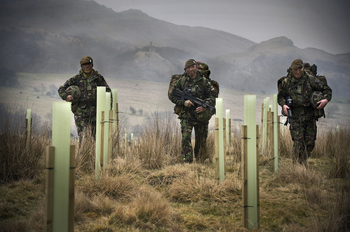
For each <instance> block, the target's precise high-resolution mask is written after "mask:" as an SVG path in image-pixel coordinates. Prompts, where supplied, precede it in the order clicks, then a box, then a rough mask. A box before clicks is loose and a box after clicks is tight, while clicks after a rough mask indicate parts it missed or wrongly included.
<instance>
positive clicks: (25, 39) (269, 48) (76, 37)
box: [0, 0, 350, 98]
mask: <svg viewBox="0 0 350 232" xmlns="http://www.w3.org/2000/svg"><path fill="white" fill-rule="evenodd" d="M0 44H1V46H2V49H1V50H0V68H6V70H14V71H16V72H33V73H37V72H46V73H69V74H72V73H76V72H77V71H78V70H79V60H80V59H81V57H83V56H85V55H89V56H92V57H93V59H94V68H95V69H96V70H98V71H99V72H101V73H102V74H103V75H104V76H105V77H106V78H107V80H108V79H109V78H113V79H114V78H115V79H136V80H148V81H160V82H168V81H169V79H170V76H171V75H172V74H175V73H182V72H183V66H184V63H185V61H186V60H187V59H190V58H194V59H196V60H200V61H203V62H206V63H208V65H209V67H210V69H211V72H212V75H211V77H212V78H213V79H215V80H217V81H218V82H219V83H220V86H221V87H223V88H231V89H233V90H244V91H255V92H265V93H276V91H277V87H276V86H277V85H276V82H277V79H278V78H279V77H281V76H283V75H285V74H286V70H287V69H288V67H289V66H290V64H291V62H292V61H293V60H294V59H296V58H301V59H303V60H304V62H309V63H311V64H313V63H315V64H316V65H317V66H318V72H319V74H322V75H326V77H327V79H328V80H329V85H330V86H331V87H332V89H333V91H334V96H342V97H348V98H350V91H348V87H349V86H350V76H349V73H350V53H348V54H339V55H332V54H329V53H326V52H324V51H322V50H319V49H315V48H306V49H299V48H297V47H295V46H294V44H293V41H291V40H290V39H288V38H286V37H278V38H272V39H270V40H268V41H264V42H261V43H259V44H256V43H254V42H252V41H250V40H247V39H245V38H242V37H239V36H237V35H233V34H230V33H226V32H223V31H218V30H212V29H208V28H203V27H189V26H179V25H175V24H172V23H168V22H165V21H162V20H158V19H155V18H152V17H150V16H148V15H147V14H145V13H143V12H142V11H139V10H133V9H131V10H127V11H123V12H119V13H117V12H115V11H113V10H112V9H109V8H106V7H105V6H102V5H99V4H98V3H96V2H94V1H85V0H84V1H83V0H31V1H22V0H3V1H1V3H0Z"/></svg>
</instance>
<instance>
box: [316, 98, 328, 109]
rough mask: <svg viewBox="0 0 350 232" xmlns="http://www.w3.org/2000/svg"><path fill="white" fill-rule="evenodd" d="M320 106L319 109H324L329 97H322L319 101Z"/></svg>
mask: <svg viewBox="0 0 350 232" xmlns="http://www.w3.org/2000/svg"><path fill="white" fill-rule="evenodd" d="M317 104H318V107H317V109H318V110H320V109H323V108H324V107H325V106H326V105H327V104H328V100H327V99H322V100H321V101H319V102H317Z"/></svg>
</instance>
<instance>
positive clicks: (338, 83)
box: [212, 37, 350, 97]
mask: <svg viewBox="0 0 350 232" xmlns="http://www.w3.org/2000/svg"><path fill="white" fill-rule="evenodd" d="M297 58H300V59H302V60H303V61H304V62H308V63H310V64H311V65H312V64H316V65H317V67H318V74H319V75H325V76H326V77H327V80H328V84H329V85H330V86H331V88H332V89H333V93H334V96H338V97H339V96H343V97H350V94H349V91H348V88H349V87H350V62H349V59H350V53H347V54H341V55H332V54H329V53H326V52H324V51H322V50H319V49H315V48H306V49H300V48H297V47H295V46H294V44H293V42H292V41H291V40H290V39H288V38H286V37H278V38H273V39H270V40H268V41H264V42H261V43H259V44H255V45H253V46H251V47H250V48H249V49H248V51H247V52H243V53H232V54H226V55H222V56H219V57H217V58H215V59H213V61H212V62H213V64H217V65H221V66H222V64H223V63H225V64H226V65H225V67H226V68H225V69H223V68H218V69H217V70H216V71H215V72H213V73H215V74H216V75H217V76H218V80H219V82H220V83H223V84H224V85H225V86H230V88H232V89H238V90H245V91H247V90H248V91H257V92H266V93H273V92H275V93H277V80H278V78H280V77H282V76H284V75H286V74H287V69H288V68H289V66H290V64H291V63H292V61H293V60H294V59H297ZM213 68H215V66H214V67H213ZM213 78H214V77H213Z"/></svg>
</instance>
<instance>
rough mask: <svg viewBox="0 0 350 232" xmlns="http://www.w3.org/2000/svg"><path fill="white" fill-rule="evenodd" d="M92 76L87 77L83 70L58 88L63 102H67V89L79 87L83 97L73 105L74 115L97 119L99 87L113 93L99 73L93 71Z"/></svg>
mask: <svg viewBox="0 0 350 232" xmlns="http://www.w3.org/2000/svg"><path fill="white" fill-rule="evenodd" d="M92 72H93V73H92V75H91V76H90V77H86V76H85V75H84V73H83V72H82V70H80V72H79V74H77V75H75V76H74V77H72V78H70V79H68V80H67V81H66V82H65V83H64V84H63V85H62V86H60V87H59V88H58V94H59V95H60V97H61V98H62V99H63V100H66V98H67V93H66V89H67V88H68V87H69V86H71V85H77V86H78V87H79V89H80V92H81V96H80V98H79V101H78V102H76V103H73V104H72V112H73V113H74V115H79V116H86V117H93V118H95V117H96V99H97V87H98V86H106V91H107V92H111V89H110V88H109V86H108V84H107V82H106V81H105V79H104V77H103V76H102V75H101V74H99V73H98V72H97V71H95V70H92Z"/></svg>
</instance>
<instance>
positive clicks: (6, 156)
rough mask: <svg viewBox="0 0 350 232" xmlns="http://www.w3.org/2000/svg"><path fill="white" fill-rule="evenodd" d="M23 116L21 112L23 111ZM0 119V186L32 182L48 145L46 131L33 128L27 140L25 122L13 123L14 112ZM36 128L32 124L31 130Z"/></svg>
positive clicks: (8, 112)
mask: <svg viewBox="0 0 350 232" xmlns="http://www.w3.org/2000/svg"><path fill="white" fill-rule="evenodd" d="M23 112H24V111H23ZM2 116H3V117H1V118H0V163H1V166H0V183H9V182H11V181H18V180H20V179H32V178H34V177H35V176H37V175H38V174H39V171H40V170H41V168H42V167H43V166H44V162H43V157H44V154H45V151H46V146H48V145H49V141H50V140H49V139H48V132H49V130H48V128H46V127H44V126H42V128H41V130H40V132H41V133H38V132H36V131H37V130H34V129H33V128H32V130H31V133H30V135H29V136H27V132H26V130H25V128H26V127H25V118H24V117H21V118H20V119H19V120H20V121H19V122H17V123H13V122H12V119H13V118H14V117H15V112H13V111H7V112H6V113H3V115H2ZM35 126H36V125H35V124H33V125H32V127H35ZM37 126H38V127H39V125H37Z"/></svg>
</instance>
